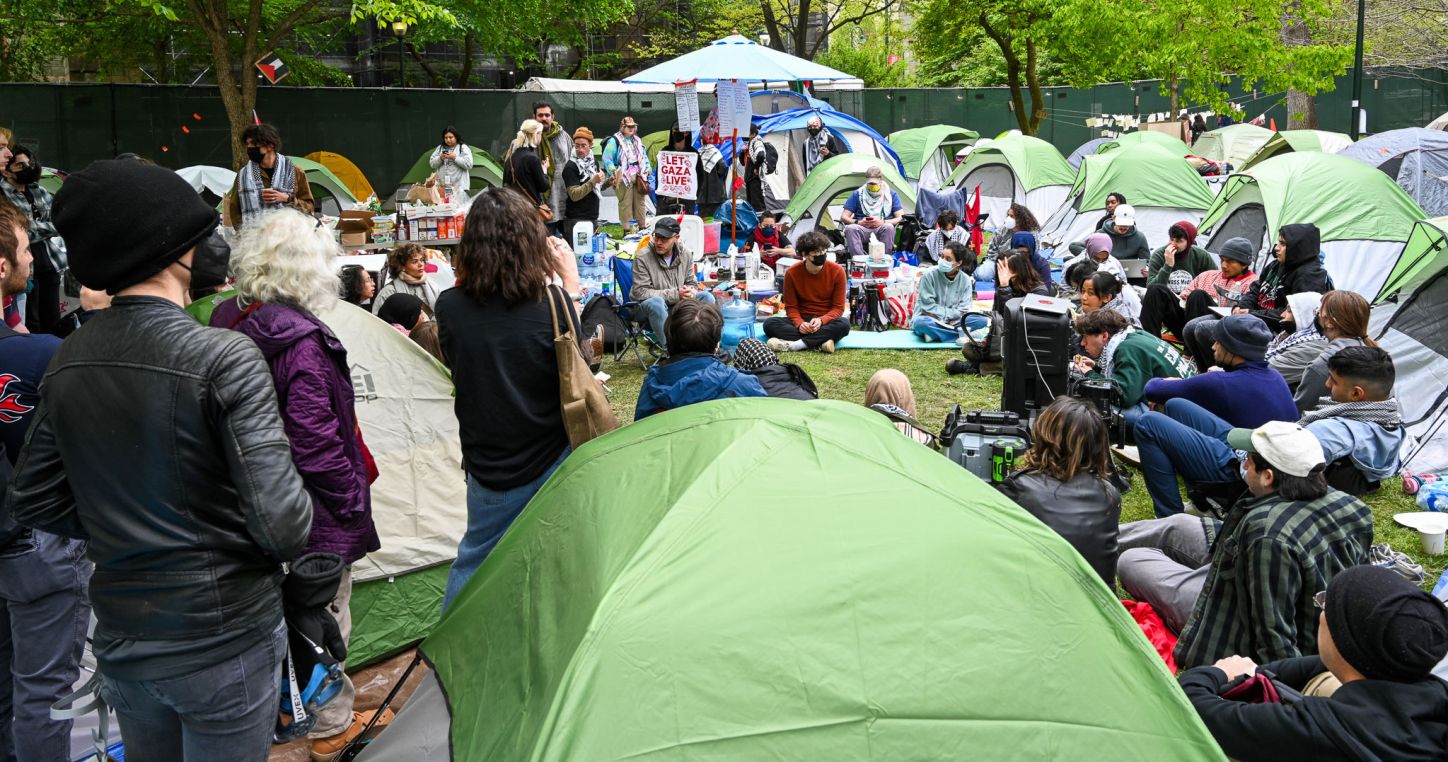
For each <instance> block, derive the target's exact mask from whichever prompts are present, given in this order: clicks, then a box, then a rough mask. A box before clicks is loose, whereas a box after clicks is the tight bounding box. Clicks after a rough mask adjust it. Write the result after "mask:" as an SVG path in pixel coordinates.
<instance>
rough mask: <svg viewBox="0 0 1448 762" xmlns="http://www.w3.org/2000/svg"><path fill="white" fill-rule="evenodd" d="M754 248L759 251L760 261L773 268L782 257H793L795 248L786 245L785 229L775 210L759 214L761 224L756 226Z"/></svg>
mask: <svg viewBox="0 0 1448 762" xmlns="http://www.w3.org/2000/svg"><path fill="white" fill-rule="evenodd" d="M752 238H753V241H754V248H755V250H756V251H758V252H759V261H760V262H763V263H764V264H766V265H769V269H771V270H773V269H774V267H775V265H776V264H777V263H778V262H779V258H780V257H793V256H794V249H792V248H790V247H789V246H787V245H785V244H786V241H785V239H784V232H783V229H782V228H780V226H779V222H778V218H777V217H775V214H774V212H763V213H761V214H760V215H759V226H758V227H756V228H754V235H753V237H752Z"/></svg>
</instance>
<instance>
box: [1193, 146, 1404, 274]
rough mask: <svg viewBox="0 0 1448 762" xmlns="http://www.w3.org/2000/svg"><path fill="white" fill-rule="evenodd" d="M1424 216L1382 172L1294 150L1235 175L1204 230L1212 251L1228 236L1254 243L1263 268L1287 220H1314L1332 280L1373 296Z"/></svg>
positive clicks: (1339, 158) (1204, 223) (1340, 158)
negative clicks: (1415, 225) (1415, 224)
mask: <svg viewBox="0 0 1448 762" xmlns="http://www.w3.org/2000/svg"><path fill="white" fill-rule="evenodd" d="M1425 216H1426V215H1425V214H1423V210H1422V209H1420V208H1418V205H1417V204H1415V203H1413V199H1411V198H1409V197H1408V194H1407V193H1404V192H1403V189H1402V188H1400V187H1398V185H1397V183H1394V182H1393V181H1392V179H1391V178H1389V177H1388V176H1387V175H1385V174H1383V173H1382V172H1379V171H1377V170H1376V169H1373V168H1372V167H1370V166H1368V165H1366V164H1363V163H1362V162H1360V161H1356V160H1353V159H1349V158H1347V157H1346V156H1338V155H1334V154H1325V153H1316V152H1312V151H1307V152H1299V151H1295V152H1292V153H1287V154H1283V155H1281V156H1276V157H1273V158H1271V159H1268V160H1266V161H1264V162H1262V163H1261V164H1258V165H1257V166H1255V167H1253V168H1252V169H1250V170H1248V171H1246V172H1238V173H1236V174H1233V175H1231V176H1230V177H1228V178H1227V182H1226V185H1225V186H1224V187H1223V189H1222V192H1221V194H1219V195H1218V196H1217V198H1216V200H1215V201H1213V202H1212V206H1211V208H1210V209H1208V210H1207V213H1206V214H1205V215H1203V216H1202V224H1201V230H1202V232H1203V233H1207V234H1210V238H1209V240H1208V242H1207V244H1206V248H1207V250H1208V251H1210V252H1213V253H1216V252H1218V251H1219V250H1220V249H1221V247H1222V244H1224V243H1226V241H1227V239H1229V238H1233V237H1236V236H1242V237H1243V238H1246V239H1247V240H1249V241H1251V242H1252V244H1253V245H1254V246H1255V247H1256V248H1257V251H1258V252H1259V253H1260V254H1259V257H1258V262H1257V269H1258V270H1259V271H1260V270H1261V269H1262V267H1263V266H1264V265H1265V264H1266V257H1267V256H1268V251H1269V250H1270V248H1271V247H1272V246H1273V245H1274V244H1276V242H1277V232H1278V231H1279V230H1280V229H1281V228H1282V226H1283V225H1286V224H1288V223H1294V222H1310V223H1312V224H1314V225H1316V226H1317V228H1318V230H1319V231H1320V232H1321V235H1322V251H1323V254H1325V255H1326V259H1325V260H1324V265H1325V266H1326V267H1327V271H1328V273H1329V274H1330V275H1331V276H1332V280H1333V284H1334V285H1335V286H1336V287H1337V288H1340V289H1345V290H1349V291H1356V292H1358V293H1360V294H1362V295H1363V296H1364V297H1367V298H1368V299H1369V300H1371V299H1372V297H1374V296H1375V295H1377V293H1378V291H1379V290H1380V289H1381V288H1382V286H1383V283H1384V281H1386V280H1387V277H1388V271H1389V270H1390V269H1392V267H1393V264H1394V263H1395V262H1397V261H1398V259H1399V255H1400V254H1401V253H1402V251H1403V244H1404V243H1405V242H1406V241H1407V240H1408V233H1409V232H1411V231H1412V229H1413V223H1414V222H1415V221H1417V220H1419V219H1422V218H1423V217H1425Z"/></svg>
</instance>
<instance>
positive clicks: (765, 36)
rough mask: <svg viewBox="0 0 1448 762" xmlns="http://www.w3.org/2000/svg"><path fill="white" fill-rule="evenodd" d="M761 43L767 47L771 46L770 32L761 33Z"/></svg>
mask: <svg viewBox="0 0 1448 762" xmlns="http://www.w3.org/2000/svg"><path fill="white" fill-rule="evenodd" d="M759 44H760V45H762V46H764V47H766V48H767V47H769V32H760V33H759Z"/></svg>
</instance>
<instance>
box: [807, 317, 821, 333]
mask: <svg viewBox="0 0 1448 762" xmlns="http://www.w3.org/2000/svg"><path fill="white" fill-rule="evenodd" d="M809 324H810V327H812V328H814V329H815V330H816V331H818V330H819V329H821V328H824V327H825V324H824V323H823V322H822V321H821V320H820V319H819V318H815V319H814V320H811V321H809Z"/></svg>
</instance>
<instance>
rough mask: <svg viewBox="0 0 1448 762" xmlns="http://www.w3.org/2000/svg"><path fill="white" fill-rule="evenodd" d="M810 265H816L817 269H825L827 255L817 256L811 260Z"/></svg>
mask: <svg viewBox="0 0 1448 762" xmlns="http://www.w3.org/2000/svg"><path fill="white" fill-rule="evenodd" d="M809 263H810V264H812V265H814V266H815V267H823V266H824V264H825V255H823V254H816V255H814V256H812V257H810V258H809Z"/></svg>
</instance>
